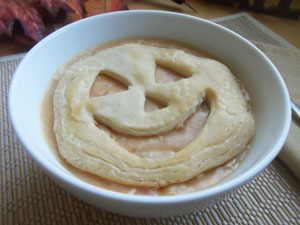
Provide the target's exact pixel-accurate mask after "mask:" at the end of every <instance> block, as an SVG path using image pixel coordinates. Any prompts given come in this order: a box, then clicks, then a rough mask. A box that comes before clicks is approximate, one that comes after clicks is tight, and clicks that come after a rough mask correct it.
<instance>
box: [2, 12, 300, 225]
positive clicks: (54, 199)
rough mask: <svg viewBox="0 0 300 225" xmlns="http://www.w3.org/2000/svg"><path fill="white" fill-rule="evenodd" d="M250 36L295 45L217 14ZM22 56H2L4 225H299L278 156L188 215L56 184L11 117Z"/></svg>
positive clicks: (290, 182) (294, 188)
mask: <svg viewBox="0 0 300 225" xmlns="http://www.w3.org/2000/svg"><path fill="white" fill-rule="evenodd" d="M214 21H215V22H217V23H219V24H221V25H223V26H226V27H229V28H230V29H232V30H234V31H236V32H237V33H239V34H241V35H243V36H244V37H246V38H248V39H249V40H253V41H259V42H263V43H267V44H275V45H279V46H286V47H292V46H291V45H290V44H289V43H288V42H287V41H285V40H284V39H282V38H280V37H278V36H276V35H274V33H272V32H271V31H270V30H268V29H267V28H265V27H263V25H262V24H260V23H258V22H257V21H256V20H254V19H253V18H252V17H250V16H249V15H248V14H244V13H239V14H236V15H233V16H229V17H223V18H218V19H216V20H214ZM23 56H24V54H19V55H13V56H9V57H1V58H0V66H1V70H0V75H1V80H0V84H1V85H0V90H1V98H0V116H1V120H0V191H1V193H0V225H2V224H3V225H11V224H75V225H76V224H111V225H115V224H137V225H139V224H143V225H145V224H147V225H152V224H174V225H175V224H188V225H192V224H194V225H195V224H224V225H225V224H295V225H296V224H300V183H299V181H298V180H297V178H296V177H295V176H294V175H293V174H292V173H291V171H290V170H289V169H288V168H287V167H286V166H285V164H283V163H282V162H281V161H280V160H279V159H278V158H276V159H275V160H274V161H273V162H272V163H271V164H270V165H269V166H268V167H267V168H266V169H265V170H264V171H263V172H262V173H261V174H260V175H259V176H257V177H256V178H255V179H254V180H252V181H251V182H249V183H247V184H245V185H244V186H242V187H241V188H239V189H238V190H237V191H235V192H234V193H231V194H229V195H228V196H227V197H226V198H225V199H224V200H222V201H221V202H219V203H218V204H214V205H213V206H211V207H209V208H206V209H205V210H202V211H200V210H199V211H198V212H195V213H191V214H188V215H184V216H178V217H171V218H161V219H147V218H130V217H126V216H120V215H116V214H112V213H109V212H105V211H103V210H101V209H99V208H96V207H94V206H91V205H89V204H87V203H85V202H83V201H81V200H79V199H77V198H76V197H74V196H73V195H71V194H70V193H69V192H67V191H65V190H64V189H62V188H60V187H59V186H58V185H57V184H55V183H54V182H53V181H52V180H51V179H50V178H49V177H48V176H47V175H46V174H45V173H44V172H43V171H42V169H41V168H40V167H39V166H38V165H37V163H36V162H35V161H33V159H32V158H31V157H30V156H29V155H28V154H27V152H26V150H24V149H23V147H22V146H21V144H20V142H19V141H18V139H17V137H16V134H15V132H14V131H13V129H12V125H11V122H10V119H9V115H8V109H7V97H8V96H7V93H8V87H9V83H10V79H11V77H12V74H13V72H14V70H15V69H16V67H17V65H18V64H19V62H20V61H21V59H22V57H23Z"/></svg>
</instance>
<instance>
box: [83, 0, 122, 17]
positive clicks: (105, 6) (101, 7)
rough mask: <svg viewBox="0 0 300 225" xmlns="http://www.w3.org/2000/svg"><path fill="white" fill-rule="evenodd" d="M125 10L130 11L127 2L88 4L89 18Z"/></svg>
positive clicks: (103, 0) (95, 1) (111, 0)
mask: <svg viewBox="0 0 300 225" xmlns="http://www.w3.org/2000/svg"><path fill="white" fill-rule="evenodd" d="M89 5H92V6H93V7H89ZM95 6H96V7H95ZM125 9H128V7H127V5H126V2H125V0H89V2H88V3H87V11H88V16H92V15H96V14H101V13H106V12H113V11H119V10H125Z"/></svg>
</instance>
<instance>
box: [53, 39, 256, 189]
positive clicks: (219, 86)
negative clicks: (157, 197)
mask: <svg viewBox="0 0 300 225" xmlns="http://www.w3.org/2000/svg"><path fill="white" fill-rule="evenodd" d="M156 64H159V65H163V66H166V67H169V68H173V69H174V70H175V71H177V72H179V73H180V74H182V75H183V76H184V77H185V78H184V79H181V80H179V81H176V82H169V83H156V82H155V67H156ZM100 72H104V73H106V74H109V75H110V76H112V77H114V78H115V79H117V80H119V81H121V82H123V83H125V84H126V85H128V90H127V91H123V92H119V93H114V94H110V95H106V96H100V97H95V98H90V97H89V92H90V89H91V86H92V85H93V83H94V81H95V79H96V78H97V76H98V74H99V73H100ZM145 96H148V97H151V98H154V99H156V100H158V101H160V102H163V103H164V104H165V105H167V106H166V107H165V108H162V109H159V110H155V111H152V112H145V111H144V104H145V99H146V97H145ZM204 99H206V100H207V101H208V102H209V105H210V114H209V116H208V118H207V121H206V124H205V125H204V127H203V129H202V131H201V133H200V135H199V136H198V138H197V139H196V140H194V141H193V142H192V143H190V144H189V145H187V146H186V147H185V148H183V149H182V150H180V151H179V152H176V153H175V154H173V155H169V156H166V157H162V158H143V157H140V156H138V155H136V154H133V153H130V152H129V151H128V150H126V149H125V148H123V147H122V146H120V145H119V144H118V143H117V142H116V141H115V140H114V139H113V138H112V137H110V136H109V135H108V134H107V133H106V132H104V131H103V130H101V129H99V128H98V127H97V126H96V123H95V119H97V121H101V123H103V124H105V125H107V126H109V127H110V128H112V129H113V130H115V131H117V132H120V133H125V134H129V135H134V136H148V135H159V134H161V133H165V132H169V131H171V130H173V129H176V127H180V126H182V124H183V123H184V121H185V120H186V119H187V118H188V117H189V116H190V115H191V114H192V113H194V112H195V110H196V108H197V106H198V105H199V104H201V102H202V101H204ZM53 106H54V131H55V135H56V139H57V144H58V149H59V152H60V155H61V156H62V157H63V158H65V159H66V160H67V161H68V162H69V163H71V164H72V165H74V166H75V167H78V168H80V169H81V170H84V171H88V172H90V173H93V174H96V175H98V176H101V177H103V178H106V179H109V180H112V181H116V182H119V183H122V184H127V185H135V186H145V187H156V188H157V187H162V186H166V185H168V184H172V183H178V182H183V181H186V180H189V179H191V178H193V177H195V176H196V175H198V174H200V173H201V172H204V171H206V170H208V169H211V168H214V167H217V166H219V165H221V164H223V163H225V162H227V161H228V160H230V159H231V158H233V157H235V156H237V155H238V154H240V153H241V152H242V151H243V150H244V149H245V148H246V146H247V144H248V143H249V141H250V139H251V137H252V136H253V134H254V120H253V117H252V115H251V114H250V113H249V112H248V105H247V102H246V101H245V99H244V96H243V94H242V92H241V90H240V88H239V85H238V84H237V82H236V81H235V78H234V76H233V75H232V73H231V72H230V70H229V69H228V68H227V67H226V66H225V65H223V64H221V63H219V62H217V61H215V60H212V59H207V58H201V57H196V56H193V55H190V54H187V53H185V52H184V51H180V50H176V49H166V48H159V47H154V46H146V45H141V44H124V45H120V46H116V47H112V48H108V49H105V50H102V51H99V52H98V53H96V54H94V55H93V56H90V57H88V58H86V59H83V60H81V61H78V62H77V63H75V64H73V65H72V66H70V67H69V68H68V69H67V70H66V71H64V74H63V76H62V77H61V78H60V80H59V82H58V84H57V87H56V90H55V93H54V96H53Z"/></svg>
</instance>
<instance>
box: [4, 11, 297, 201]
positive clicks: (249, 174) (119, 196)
mask: <svg viewBox="0 0 300 225" xmlns="http://www.w3.org/2000/svg"><path fill="white" fill-rule="evenodd" d="M128 14H140V15H143V14H152V15H153V16H154V15H163V16H176V17H182V18H185V19H189V20H195V21H198V22H202V23H206V24H209V25H211V26H214V27H215V28H216V29H221V30H223V31H225V32H227V33H230V34H231V35H234V36H238V37H239V39H241V40H242V41H244V42H245V44H247V45H250V46H252V48H255V49H256V50H257V51H258V53H260V55H262V56H263V58H264V59H265V60H266V61H267V62H268V63H269V65H270V66H271V67H272V70H273V71H274V73H275V74H276V75H277V78H278V80H279V82H280V84H281V87H282V90H283V93H284V97H285V100H286V102H285V109H286V113H287V115H290V114H291V108H290V101H289V99H290V98H289V94H288V90H287V87H286V85H285V83H284V80H283V78H282V77H281V75H280V73H279V71H278V70H277V68H276V67H275V66H274V65H273V63H272V62H271V61H270V59H268V58H267V56H265V54H264V53H262V51H260V50H259V49H258V48H257V47H256V46H255V45H254V44H252V43H251V42H250V41H248V40H247V39H245V38H244V37H242V36H240V35H239V34H237V33H235V32H233V31H231V30H229V29H228V28H226V27H223V26H221V25H218V24H216V23H214V22H211V21H208V20H206V19H202V18H199V17H195V16H191V15H186V14H182V13H177V12H168V11H162V10H128V11H117V12H110V13H105V14H100V15H95V16H91V17H88V18H84V19H82V20H79V21H76V22H73V23H71V24H68V25H66V26H64V27H62V28H60V29H58V30H57V31H54V32H53V33H51V34H49V35H48V36H47V37H45V38H44V39H43V40H41V41H40V42H39V43H37V44H36V45H35V46H34V47H33V48H32V49H31V50H30V51H29V52H28V53H27V54H26V55H25V57H24V58H23V60H22V61H21V62H20V64H19V65H18V67H17V69H16V71H15V72H14V74H13V76H12V79H11V82H10V87H9V92H8V110H9V115H10V118H11V122H12V125H13V128H14V130H15V132H16V134H17V136H18V139H19V141H20V142H21V143H22V145H23V146H24V147H25V148H26V150H27V151H28V152H29V153H30V155H31V156H32V157H33V158H34V159H35V160H36V161H37V162H38V163H39V165H40V166H42V167H43V168H44V169H45V170H46V171H47V172H48V173H50V174H51V175H52V176H55V177H56V178H57V179H59V180H60V181H62V182H66V183H68V184H70V185H74V186H75V187H76V188H77V189H80V190H82V191H87V192H89V193H91V194H95V195H97V196H101V197H103V198H109V199H111V200H118V201H123V202H129V203H141V204H155V203H159V204H173V203H180V202H187V201H193V200H199V199H206V198H210V197H212V196H215V195H220V194H223V193H225V192H228V191H231V190H234V189H235V188H237V187H239V186H241V185H242V184H244V183H246V182H248V181H250V180H251V179H252V178H253V177H255V176H256V175H257V174H259V173H260V172H261V171H262V170H263V169H265V168H266V167H267V166H268V165H269V164H270V163H271V161H272V160H273V159H274V158H275V157H276V155H277V154H278V153H279V151H280V149H281V148H282V146H283V144H284V142H285V140H286V138H287V135H288V132H289V128H290V122H291V117H289V116H287V117H286V118H285V123H284V128H283V130H282V132H281V136H280V138H279V139H278V141H277V144H276V146H275V147H274V148H273V149H272V151H270V152H269V154H268V155H267V156H266V157H265V158H264V159H263V160H262V161H261V162H260V163H258V164H257V165H255V166H254V167H252V169H251V170H248V171H246V172H244V173H243V174H242V175H240V176H239V178H233V179H232V180H230V181H227V182H226V183H221V184H219V185H216V186H212V187H210V188H208V189H204V190H200V191H196V192H193V193H186V194H179V195H171V196H148V195H133V194H127V193H121V192H116V191H111V190H107V189H104V188H100V187H96V186H94V185H92V184H88V183H86V182H84V181H82V180H80V179H78V178H76V179H75V178H72V177H69V176H64V174H62V173H60V172H59V170H58V169H57V168H54V167H53V166H52V164H51V163H50V162H49V161H47V160H46V159H45V158H43V157H39V156H37V155H36V154H35V153H34V152H35V151H34V150H32V149H31V147H30V143H29V141H27V140H24V138H23V134H22V132H21V129H20V127H19V125H18V122H17V120H18V119H17V118H16V116H15V112H14V104H13V101H12V99H13V97H12V96H13V95H14V89H15V85H16V80H17V77H18V74H19V73H20V72H19V71H20V70H21V68H22V67H23V65H24V64H25V63H26V61H27V59H28V58H30V56H31V55H32V54H34V53H35V52H36V51H37V50H38V49H39V48H40V47H42V46H43V45H44V44H45V43H46V42H48V41H49V40H51V39H52V38H53V37H55V36H56V35H59V34H60V33H62V32H65V31H67V30H68V29H71V28H72V27H74V26H76V25H77V24H80V23H85V21H89V20H98V19H101V18H103V17H112V16H115V15H123V16H126V15H128Z"/></svg>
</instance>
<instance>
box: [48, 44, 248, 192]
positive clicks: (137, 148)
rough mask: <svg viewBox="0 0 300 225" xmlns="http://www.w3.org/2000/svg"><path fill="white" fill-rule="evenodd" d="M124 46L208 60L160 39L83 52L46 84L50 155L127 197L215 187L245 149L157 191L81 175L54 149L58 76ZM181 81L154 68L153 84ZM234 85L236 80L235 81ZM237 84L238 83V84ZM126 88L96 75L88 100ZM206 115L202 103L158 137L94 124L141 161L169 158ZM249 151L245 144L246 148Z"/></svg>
mask: <svg viewBox="0 0 300 225" xmlns="http://www.w3.org/2000/svg"><path fill="white" fill-rule="evenodd" d="M124 43H141V44H147V45H153V46H159V47H167V48H174V49H180V50H184V51H185V52H188V53H190V54H193V55H196V56H201V57H208V58H212V57H211V56H210V55H209V54H207V53H204V52H203V51H200V50H197V49H195V48H193V47H191V46H187V45H184V44H181V43H177V42H174V41H170V40H163V39H153V38H151V39H150V38H138V39H124V40H118V41H113V42H109V43H106V44H102V45H101V46H97V47H95V48H93V49H90V50H87V51H85V52H84V53H81V54H80V55H79V56H76V57H74V58H72V59H71V60H69V61H68V62H67V63H66V64H65V65H64V67H63V68H61V69H60V70H59V71H58V72H57V74H56V76H55V77H54V78H53V80H52V83H51V84H50V88H49V90H48V91H47V93H46V95H45V98H44V101H43V104H42V121H43V124H44V130H45V136H46V138H47V140H48V142H49V145H50V146H51V148H52V149H53V152H54V154H55V155H56V157H57V159H58V160H59V161H60V162H61V163H62V165H63V166H64V167H65V168H67V169H68V170H69V171H70V172H71V173H72V174H74V175H75V176H76V177H78V178H79V179H81V180H83V181H85V182H88V183H90V184H93V185H95V186H98V187H102V188H105V189H109V190H113V191H118V192H122V193H130V194H138V195H176V194H183V193H189V192H195V191H199V190H202V189H205V188H208V187H211V186H213V185H216V184H218V183H219V182H221V181H222V180H224V179H225V178H226V177H228V176H229V175H230V174H232V173H233V172H234V171H235V170H236V169H237V168H238V166H239V165H240V163H241V161H242V160H243V159H244V157H245V155H246V154H247V149H245V151H244V152H243V153H242V154H240V155H239V156H238V157H236V158H234V159H232V160H230V161H228V162H227V163H225V164H223V165H222V166H219V167H217V168H214V169H211V170H209V171H206V172H203V173H201V174H200V175H198V176H196V177H194V178H193V179H190V180H188V181H185V182H181V183H176V184H171V185H168V186H165V187H161V188H147V187H134V186H127V185H124V184H120V183H117V182H112V181H109V180H106V179H103V178H100V177H99V176H96V175H93V174H90V173H88V172H84V171H82V170H80V169H78V168H75V167H74V166H72V165H70V164H69V163H67V162H66V161H65V160H64V159H63V158H62V157H60V154H59V152H58V150H57V143H56V138H55V133H54V131H53V118H54V115H53V101H52V99H53V93H54V90H55V88H56V84H57V81H58V80H59V78H60V76H61V75H62V74H63V71H64V70H65V69H66V68H68V67H70V66H71V65H72V64H74V63H75V62H77V61H79V60H81V59H84V58H86V57H89V56H91V55H93V54H95V53H96V52H98V51H100V50H102V49H106V48H110V47H112V46H117V45H120V44H124ZM181 79H184V76H182V75H181V74H178V73H176V72H175V71H173V70H172V68H167V67H164V66H161V65H157V66H156V71H155V82H157V83H166V82H175V81H178V80H181ZM237 82H238V81H237ZM239 84H240V83H239ZM240 87H241V89H242V91H243V93H244V97H245V99H246V101H247V102H248V105H249V113H251V112H250V111H251V108H252V107H251V104H250V98H249V96H248V94H247V92H246V90H245V89H244V88H243V86H242V84H240ZM127 89H128V86H127V85H125V84H124V83H122V82H120V81H118V80H116V79H114V78H113V77H112V76H110V75H109V74H105V73H99V75H98V77H97V78H96V80H95V82H94V84H93V85H92V88H91V90H90V96H89V97H90V98H95V97H98V96H105V95H109V94H113V93H118V92H122V91H125V90H127ZM164 107H165V105H164V103H162V102H159V101H157V100H156V99H151V98H147V99H146V103H145V111H146V112H151V111H155V110H158V109H162V108H164ZM209 113H210V107H209V104H208V103H207V102H206V101H204V102H203V103H202V104H201V105H199V106H198V107H197V109H196V111H195V112H194V113H193V114H192V115H190V116H189V117H188V118H187V119H186V120H185V122H184V123H183V124H182V126H180V127H177V128H176V129H174V130H172V131H170V132H167V133H163V134H160V135H152V136H142V137H141V136H132V135H126V134H122V133H119V132H116V131H114V130H113V129H111V128H110V127H108V126H106V125H104V124H102V123H101V121H97V119H95V124H96V125H97V127H98V128H99V129H102V130H103V131H105V132H106V133H107V134H109V136H110V137H112V138H113V139H114V140H115V141H116V142H117V143H118V144H119V145H121V146H122V147H124V148H125V149H127V150H128V151H129V152H131V153H133V154H136V155H138V156H140V157H145V158H160V157H164V156H168V155H172V154H174V153H176V152H178V151H180V150H181V149H183V148H184V147H185V146H187V145H188V144H190V143H191V142H193V140H195V139H196V138H197V137H198V136H199V134H200V133H201V130H202V128H203V125H204V124H205V122H206V119H207V118H208V116H209ZM247 148H249V145H248V147H247Z"/></svg>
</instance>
